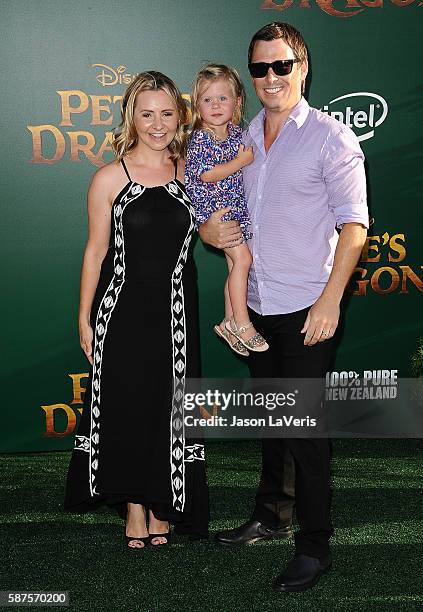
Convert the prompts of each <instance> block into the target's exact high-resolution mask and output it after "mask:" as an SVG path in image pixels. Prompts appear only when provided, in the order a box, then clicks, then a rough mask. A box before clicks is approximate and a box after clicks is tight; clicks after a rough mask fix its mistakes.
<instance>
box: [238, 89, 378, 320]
mask: <svg viewBox="0 0 423 612" xmlns="http://www.w3.org/2000/svg"><path fill="white" fill-rule="evenodd" d="M264 117H265V111H264V110H262V111H260V112H259V113H258V115H257V116H256V117H255V118H254V119H253V120H252V122H251V124H250V126H249V129H248V131H247V132H246V133H245V134H244V138H243V141H244V144H245V145H246V146H252V147H253V149H254V161H253V163H252V164H250V165H249V166H245V168H243V178H244V188H245V195H246V199H247V203H248V209H249V212H250V216H251V221H252V231H253V238H252V239H251V240H250V241H249V242H248V245H249V247H250V249H251V252H252V254H253V265H252V267H251V270H250V274H249V278H248V305H249V306H250V307H251V308H252V309H253V310H255V311H256V312H258V313H259V314H262V315H270V314H285V313H289V312H296V311H297V310H302V309H303V308H306V307H308V306H311V305H312V304H314V302H315V301H316V300H317V298H318V297H319V296H320V295H321V293H322V291H323V289H324V288H325V285H326V283H327V281H328V278H329V274H330V272H331V270H332V266H333V259H334V253H335V249H336V245H337V242H338V233H337V231H336V229H335V227H336V226H337V227H341V226H342V225H343V224H344V223H349V222H358V223H362V224H363V225H364V226H365V227H368V220H369V218H368V211H367V203H366V178H365V173H364V164H363V162H364V155H363V152H362V150H361V148H360V145H359V143H358V140H357V137H356V136H355V134H354V132H353V131H352V130H350V128H348V127H347V126H345V125H344V124H342V123H340V122H339V121H337V120H336V119H333V118H332V117H330V116H328V115H326V114H324V113H322V112H321V111H319V110H317V109H315V108H311V107H310V106H309V105H308V103H307V102H306V100H305V99H304V98H301V100H300V102H299V103H298V104H297V105H296V106H295V107H294V108H293V109H292V111H291V114H290V115H289V118H288V120H287V122H286V123H285V125H284V126H283V128H282V129H281V131H280V133H279V135H278V137H277V138H276V140H275V141H274V142H273V144H272V146H271V147H270V149H269V150H268V152H267V153H266V151H265V148H264Z"/></svg>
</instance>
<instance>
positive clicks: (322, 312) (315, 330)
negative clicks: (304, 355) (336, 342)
mask: <svg viewBox="0 0 423 612" xmlns="http://www.w3.org/2000/svg"><path fill="white" fill-rule="evenodd" d="M339 310H340V309H339V303H338V302H337V301H334V300H328V299H326V298H325V297H324V296H323V295H322V296H320V298H319V299H318V300H317V301H316V302H315V303H314V304H313V306H312V307H311V308H310V310H309V311H308V315H307V318H306V320H305V323H304V327H303V328H302V330H301V333H302V334H304V333H305V337H304V344H305V345H308V346H312V345H313V344H316V343H317V342H324V340H328V339H329V338H332V336H333V335H334V333H335V331H336V328H337V327H338V321H339Z"/></svg>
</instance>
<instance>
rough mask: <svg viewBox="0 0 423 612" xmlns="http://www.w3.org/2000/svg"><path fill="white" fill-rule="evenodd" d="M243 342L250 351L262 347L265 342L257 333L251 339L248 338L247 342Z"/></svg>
mask: <svg viewBox="0 0 423 612" xmlns="http://www.w3.org/2000/svg"><path fill="white" fill-rule="evenodd" d="M244 342H245V343H246V344H248V347H249V348H251V349H255V348H258V347H260V346H263V344H266V340H265V339H264V338H263V336H262V335H261V334H259V333H257V334H255V335H254V336H253V337H252V338H249V340H244Z"/></svg>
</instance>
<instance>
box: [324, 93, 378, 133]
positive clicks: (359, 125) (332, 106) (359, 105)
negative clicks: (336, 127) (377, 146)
mask: <svg viewBox="0 0 423 612" xmlns="http://www.w3.org/2000/svg"><path fill="white" fill-rule="evenodd" d="M345 100H348V102H345ZM346 104H350V105H349V106H346ZM321 110H322V112H324V113H326V114H327V115H330V116H331V117H333V118H334V119H338V121H342V123H345V125H347V126H348V127H350V128H352V129H353V130H354V132H355V133H356V135H357V137H358V140H359V141H362V140H368V139H369V138H373V136H374V134H375V128H377V127H379V126H380V125H382V123H383V122H384V121H385V119H386V117H387V115H388V103H387V102H386V100H385V99H384V98H382V96H379V95H378V94H375V93H369V92H368V91H360V92H357V93H350V94H345V95H344V96H339V98H335V99H334V100H331V101H330V102H329V104H326V105H325V106H324V107H323V108H322V109H321Z"/></svg>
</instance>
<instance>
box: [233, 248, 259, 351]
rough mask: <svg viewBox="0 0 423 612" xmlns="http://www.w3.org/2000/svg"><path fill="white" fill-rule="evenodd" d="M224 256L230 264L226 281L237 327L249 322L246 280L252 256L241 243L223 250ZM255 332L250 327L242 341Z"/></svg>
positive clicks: (243, 335)
mask: <svg viewBox="0 0 423 612" xmlns="http://www.w3.org/2000/svg"><path fill="white" fill-rule="evenodd" d="M225 255H226V257H227V258H229V259H230V261H231V262H232V266H231V268H230V270H229V275H228V279H227V283H228V292H229V299H230V303H231V306H232V311H233V318H234V319H235V323H236V326H237V327H240V326H241V325H245V324H246V323H248V322H249V320H250V317H249V316H248V310H247V280H248V271H249V269H250V267H251V263H252V256H251V253H250V249H249V248H248V246H247V245H246V244H245V243H243V244H240V245H239V246H236V247H232V248H230V249H225ZM256 333H257V331H256V330H255V329H254V327H250V328H249V329H247V330H246V331H245V332H244V333H243V334H242V337H243V338H244V340H249V339H250V338H252V337H253V336H254V335H255V334H256Z"/></svg>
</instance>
